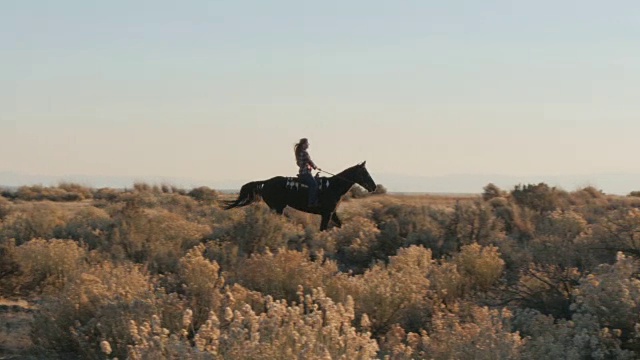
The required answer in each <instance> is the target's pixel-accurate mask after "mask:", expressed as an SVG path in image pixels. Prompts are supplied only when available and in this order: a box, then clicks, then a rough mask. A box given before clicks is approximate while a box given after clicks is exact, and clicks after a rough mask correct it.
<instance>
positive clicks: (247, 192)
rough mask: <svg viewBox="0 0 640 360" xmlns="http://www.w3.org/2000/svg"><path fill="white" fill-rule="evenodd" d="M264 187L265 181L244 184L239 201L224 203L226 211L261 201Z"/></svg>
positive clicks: (226, 201)
mask: <svg viewBox="0 0 640 360" xmlns="http://www.w3.org/2000/svg"><path fill="white" fill-rule="evenodd" d="M263 185H264V181H252V182H249V183H246V184H244V185H243V186H242V187H241V188H240V194H239V195H238V198H237V199H235V200H225V201H224V204H225V206H224V209H225V210H229V209H233V208H235V207H241V206H245V205H249V204H251V203H254V202H256V201H259V200H260V195H261V194H260V193H261V191H262V186H263Z"/></svg>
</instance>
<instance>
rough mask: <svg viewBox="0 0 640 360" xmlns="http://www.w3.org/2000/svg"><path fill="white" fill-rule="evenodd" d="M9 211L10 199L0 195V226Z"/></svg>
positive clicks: (10, 206)
mask: <svg viewBox="0 0 640 360" xmlns="http://www.w3.org/2000/svg"><path fill="white" fill-rule="evenodd" d="M11 211H12V204H11V201H9V200H7V199H6V198H4V197H3V196H0V226H1V224H2V221H4V219H6V218H7V216H9V214H11Z"/></svg>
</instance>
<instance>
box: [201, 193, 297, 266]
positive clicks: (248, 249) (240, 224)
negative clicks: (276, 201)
mask: <svg viewBox="0 0 640 360" xmlns="http://www.w3.org/2000/svg"><path fill="white" fill-rule="evenodd" d="M237 212H238V213H240V214H241V215H240V216H238V217H237V218H233V219H229V220H230V221H227V222H226V223H225V224H221V225H219V226H218V227H217V228H216V229H215V231H214V233H213V234H212V235H211V237H212V238H213V239H216V240H218V241H231V242H233V243H235V244H238V247H239V250H240V252H241V253H242V254H246V255H250V254H253V253H259V252H262V251H265V250H266V249H269V250H271V251H275V250H276V249H278V248H281V247H289V246H297V245H298V244H299V243H301V242H302V240H303V239H304V237H305V232H304V229H303V228H302V227H300V226H296V225H294V224H292V223H291V222H289V221H288V220H287V219H286V218H285V217H284V216H281V215H278V214H275V213H273V212H272V211H271V210H269V208H268V207H266V206H263V205H254V206H249V207H247V208H245V210H244V211H237Z"/></svg>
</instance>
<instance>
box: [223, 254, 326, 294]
mask: <svg viewBox="0 0 640 360" xmlns="http://www.w3.org/2000/svg"><path fill="white" fill-rule="evenodd" d="M337 273H338V267H337V265H336V263H335V262H332V261H322V258H321V257H320V258H319V259H318V260H316V261H312V260H310V258H309V252H308V251H306V250H304V251H295V250H286V249H280V250H279V251H278V252H276V253H271V252H266V253H264V254H259V255H258V254H253V255H252V256H251V257H250V258H248V259H246V260H244V261H243V262H241V263H240V264H238V267H237V269H236V271H235V272H234V273H233V274H230V275H231V280H233V281H237V282H238V283H240V284H242V285H243V286H245V287H247V288H249V289H252V290H255V291H259V292H261V293H263V294H264V295H271V296H272V297H273V298H274V299H285V300H287V301H290V302H291V301H295V300H297V299H298V297H299V294H298V287H299V286H302V287H304V288H305V289H314V288H318V287H323V286H325V285H326V284H328V283H329V282H330V280H331V279H332V277H333V276H336V275H337Z"/></svg>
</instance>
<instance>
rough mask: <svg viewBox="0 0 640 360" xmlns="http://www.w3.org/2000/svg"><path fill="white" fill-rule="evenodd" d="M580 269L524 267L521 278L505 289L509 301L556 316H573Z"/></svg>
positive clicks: (531, 265) (543, 266) (539, 266)
mask: <svg viewBox="0 0 640 360" xmlns="http://www.w3.org/2000/svg"><path fill="white" fill-rule="evenodd" d="M580 276H581V274H580V272H579V271H578V269H576V268H563V267H561V266H557V265H534V264H530V265H529V266H528V268H526V269H524V270H522V272H521V274H520V277H519V279H518V281H517V282H516V283H515V284H513V285H511V286H509V287H508V288H507V289H505V292H504V293H503V295H504V296H505V301H507V302H510V303H512V304H514V305H518V306H519V307H521V308H530V309H535V310H536V311H539V312H541V313H543V314H547V315H552V316H554V317H555V318H566V319H569V318H571V315H572V313H573V312H572V311H571V309H570V307H571V303H572V301H573V298H574V295H573V293H574V290H575V288H576V287H577V286H578V280H579V279H580Z"/></svg>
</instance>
